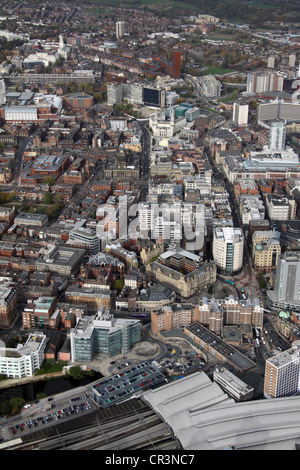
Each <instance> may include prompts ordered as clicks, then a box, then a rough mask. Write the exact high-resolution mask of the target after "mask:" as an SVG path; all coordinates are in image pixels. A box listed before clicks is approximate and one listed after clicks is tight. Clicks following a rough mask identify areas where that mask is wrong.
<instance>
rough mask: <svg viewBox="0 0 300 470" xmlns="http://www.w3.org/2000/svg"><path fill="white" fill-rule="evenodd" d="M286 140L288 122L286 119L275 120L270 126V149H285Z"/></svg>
mask: <svg viewBox="0 0 300 470" xmlns="http://www.w3.org/2000/svg"><path fill="white" fill-rule="evenodd" d="M285 140H286V123H285V122H284V121H273V122H271V127H270V137H269V149H270V150H284V149H285Z"/></svg>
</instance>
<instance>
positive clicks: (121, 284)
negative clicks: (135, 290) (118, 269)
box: [115, 279, 124, 291]
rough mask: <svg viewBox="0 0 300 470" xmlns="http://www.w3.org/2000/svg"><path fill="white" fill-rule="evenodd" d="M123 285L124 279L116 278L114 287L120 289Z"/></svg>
mask: <svg viewBox="0 0 300 470" xmlns="http://www.w3.org/2000/svg"><path fill="white" fill-rule="evenodd" d="M123 287H124V279H117V280H116V282H115V289H116V290H118V291H120V290H122V289H123Z"/></svg>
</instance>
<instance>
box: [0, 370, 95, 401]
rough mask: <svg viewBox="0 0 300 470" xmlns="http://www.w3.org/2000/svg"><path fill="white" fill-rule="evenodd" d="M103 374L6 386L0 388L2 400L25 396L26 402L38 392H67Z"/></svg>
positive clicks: (0, 399) (50, 393)
mask: <svg viewBox="0 0 300 470" xmlns="http://www.w3.org/2000/svg"><path fill="white" fill-rule="evenodd" d="M102 377H103V375H101V374H100V373H99V372H95V374H94V375H85V376H84V377H83V378H82V379H80V380H75V379H73V378H72V377H60V378H55V379H50V380H40V381H38V382H30V383H26V384H23V385H16V386H14V387H9V388H4V389H2V390H0V402H2V401H4V400H9V399H10V398H12V397H20V398H24V400H26V402H30V401H33V400H35V399H36V396H37V394H39V393H44V394H46V396H50V395H54V394H56V393H62V392H66V391H69V390H72V389H74V390H75V389H76V388H77V387H82V386H85V385H89V384H90V383H92V382H95V381H96V380H98V379H101V378H102Z"/></svg>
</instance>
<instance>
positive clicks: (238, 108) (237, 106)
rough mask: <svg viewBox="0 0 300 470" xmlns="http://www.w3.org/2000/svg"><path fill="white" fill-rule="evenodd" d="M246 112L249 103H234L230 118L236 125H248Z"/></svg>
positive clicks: (247, 111)
mask: <svg viewBox="0 0 300 470" xmlns="http://www.w3.org/2000/svg"><path fill="white" fill-rule="evenodd" d="M248 113H249V105H248V104H243V103H234V104H233V115H232V120H233V122H235V123H236V124H237V125H238V126H247V125H248Z"/></svg>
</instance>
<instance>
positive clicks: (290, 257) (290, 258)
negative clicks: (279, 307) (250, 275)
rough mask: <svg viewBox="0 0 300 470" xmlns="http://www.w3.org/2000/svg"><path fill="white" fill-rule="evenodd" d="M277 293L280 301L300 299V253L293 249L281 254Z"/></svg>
mask: <svg viewBox="0 0 300 470" xmlns="http://www.w3.org/2000/svg"><path fill="white" fill-rule="evenodd" d="M275 293H276V295H277V299H278V300H279V301H286V302H291V303H293V302H294V301H298V302H299V301H300V253H298V252H296V251H293V252H290V253H285V254H283V255H281V256H280V258H279V262H278V266H277V271H276V281H275Z"/></svg>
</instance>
